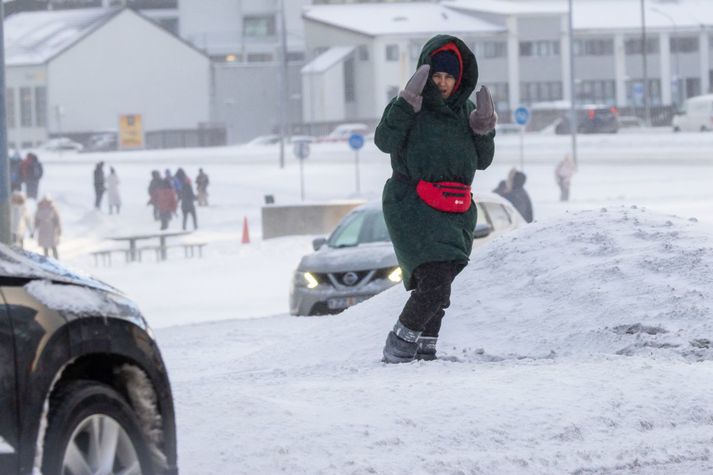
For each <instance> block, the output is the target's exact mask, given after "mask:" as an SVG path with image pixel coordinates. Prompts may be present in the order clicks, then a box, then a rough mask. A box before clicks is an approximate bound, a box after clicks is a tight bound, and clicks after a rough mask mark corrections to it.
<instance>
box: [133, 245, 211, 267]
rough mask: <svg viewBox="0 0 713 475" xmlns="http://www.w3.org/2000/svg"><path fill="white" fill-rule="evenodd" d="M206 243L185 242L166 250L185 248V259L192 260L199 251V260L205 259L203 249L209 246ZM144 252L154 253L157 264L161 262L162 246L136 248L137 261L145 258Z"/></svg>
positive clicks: (168, 247)
mask: <svg viewBox="0 0 713 475" xmlns="http://www.w3.org/2000/svg"><path fill="white" fill-rule="evenodd" d="M207 244H208V243H206V242H185V243H179V244H171V245H168V246H166V247H165V249H166V250H168V249H172V248H177V247H178V248H183V257H185V258H186V259H192V258H193V257H195V256H196V251H198V258H202V257H203V248H204V247H205V246H206V245H207ZM143 251H153V252H154V255H155V257H156V262H161V246H141V247H137V248H136V254H137V256H136V257H137V260H138V261H141V260H142V258H143Z"/></svg>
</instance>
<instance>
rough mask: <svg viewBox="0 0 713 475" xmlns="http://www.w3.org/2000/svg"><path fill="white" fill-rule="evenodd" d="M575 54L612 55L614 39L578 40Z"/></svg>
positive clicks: (575, 44)
mask: <svg viewBox="0 0 713 475" xmlns="http://www.w3.org/2000/svg"><path fill="white" fill-rule="evenodd" d="M574 54H575V55H577V56H612V55H613V54H614V40H594V39H590V40H576V41H575V42H574Z"/></svg>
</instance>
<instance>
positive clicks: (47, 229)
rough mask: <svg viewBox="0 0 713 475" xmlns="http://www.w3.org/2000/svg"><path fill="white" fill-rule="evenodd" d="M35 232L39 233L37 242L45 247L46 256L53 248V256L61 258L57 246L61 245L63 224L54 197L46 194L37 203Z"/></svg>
mask: <svg viewBox="0 0 713 475" xmlns="http://www.w3.org/2000/svg"><path fill="white" fill-rule="evenodd" d="M35 232H36V233H37V244H38V245H39V246H40V247H41V248H42V249H43V251H44V254H45V257H46V256H48V255H49V251H50V250H52V256H53V257H54V258H55V259H59V254H58V253H57V246H58V245H59V237H60V236H61V234H62V226H61V224H60V219H59V212H58V211H57V208H56V207H55V205H54V203H53V202H52V199H51V198H50V197H49V196H47V195H45V196H44V197H43V198H42V199H41V200H40V202H39V203H37V211H35Z"/></svg>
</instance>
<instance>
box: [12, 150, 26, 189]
mask: <svg viewBox="0 0 713 475" xmlns="http://www.w3.org/2000/svg"><path fill="white" fill-rule="evenodd" d="M21 168H22V157H20V152H18V151H17V149H15V151H14V152H13V154H12V155H11V156H10V190H11V191H20V190H22V172H21ZM23 196H24V195H23Z"/></svg>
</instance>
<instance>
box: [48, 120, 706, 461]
mask: <svg viewBox="0 0 713 475" xmlns="http://www.w3.org/2000/svg"><path fill="white" fill-rule="evenodd" d="M568 144H569V140H568V138H567V137H554V136H541V135H534V134H528V135H527V136H526V138H525V150H526V155H525V162H524V163H525V171H526V173H527V175H528V183H527V185H526V188H527V189H528V191H529V192H530V194H531V196H532V198H533V202H534V207H535V216H536V219H537V220H538V223H536V224H535V225H532V226H528V227H527V228H525V229H522V230H520V231H518V232H517V233H515V234H512V235H509V236H505V237H503V239H501V240H499V241H495V242H493V243H492V244H490V245H488V246H486V247H484V248H482V249H479V250H478V251H476V253H475V254H474V255H473V256H472V258H473V260H472V264H471V265H470V266H469V267H468V268H467V269H466V271H464V273H463V274H462V276H460V277H459V279H458V280H457V281H456V285H455V289H454V296H453V305H452V308H451V309H450V310H449V312H448V316H447V320H446V321H445V322H444V329H443V335H442V341H441V344H440V346H439V350H440V352H441V354H442V355H443V356H444V358H443V359H442V360H441V361H437V362H432V363H414V364H409V365H403V366H396V367H392V366H385V365H383V364H381V363H380V362H379V356H380V350H381V346H382V344H383V340H384V339H385V336H386V332H387V331H388V329H389V327H390V326H391V325H392V324H393V322H394V320H395V318H396V315H397V314H398V312H399V310H400V307H401V306H402V304H403V302H404V301H405V299H406V298H407V294H406V292H405V291H404V290H403V288H402V287H396V288H394V289H391V290H390V291H388V292H386V293H384V294H382V295H380V296H378V297H376V298H374V299H372V300H370V301H368V302H365V303H364V304H362V305H359V306H357V307H354V308H352V309H350V310H349V311H347V312H345V313H344V314H342V315H341V316H338V317H329V318H314V319H304V318H300V319H297V318H292V317H289V316H287V315H285V313H286V312H287V291H288V285H289V280H290V278H291V274H292V271H293V269H294V267H295V266H296V264H297V262H298V260H299V258H300V256H301V255H302V254H303V253H305V252H308V251H309V249H310V241H311V236H301V237H294V238H281V239H275V240H268V241H262V240H261V239H260V222H259V216H260V206H261V204H262V201H263V195H265V194H273V195H275V198H276V200H277V202H278V203H293V202H297V201H299V195H300V191H299V167H298V166H297V164H296V162H295V160H294V159H293V158H292V157H291V156H289V157H288V160H287V166H286V167H285V168H284V169H280V168H278V166H277V164H278V160H277V155H276V148H273V147H266V148H265V147H263V148H253V149H248V148H245V147H227V148H224V149H211V150H179V151H158V152H133V153H113V154H101V155H99V154H97V155H74V154H64V155H62V156H53V157H48V156H46V155H45V156H41V157H40V158H42V159H44V160H45V174H46V178H45V180H44V182H43V183H42V185H41V188H42V189H44V190H45V191H49V192H50V193H52V195H53V196H54V197H55V199H56V201H57V202H58V205H59V207H60V211H61V212H62V215H63V221H64V231H65V232H64V237H63V243H62V245H61V246H60V254H61V256H62V257H63V258H64V259H65V260H66V261H67V262H69V263H70V264H71V265H73V266H75V267H81V268H85V269H87V270H89V271H90V272H92V273H94V274H95V275H97V276H98V277H100V278H102V279H104V280H106V281H107V282H109V283H111V284H113V285H115V286H117V287H118V288H120V289H122V290H124V291H126V292H127V293H128V294H129V295H130V296H131V297H132V298H134V299H135V300H136V301H137V302H138V304H139V306H140V307H141V308H142V310H143V311H144V313H145V314H146V316H147V318H148V320H149V322H150V323H151V324H152V325H153V326H154V327H155V328H157V329H159V330H158V331H157V334H158V338H159V343H160V344H161V347H162V350H163V353H164V358H165V359H166V361H167V364H168V366H169V369H170V371H171V379H172V383H173V387H174V396H175V399H176V405H177V414H178V427H179V460H180V466H181V469H182V472H183V473H186V474H218V473H254V472H257V471H262V472H265V473H275V472H282V473H389V474H391V473H429V474H430V473H433V474H436V473H437V474H440V473H568V472H575V473H613V472H621V473H686V474H696V473H710V472H711V471H713V454H711V447H713V409H711V408H713V378H711V376H713V363H711V360H713V355H712V354H711V352H712V351H713V350H711V343H710V342H711V340H713V320H712V319H711V316H713V313H712V312H711V308H710V307H709V305H710V304H709V302H710V298H711V290H710V282H712V281H713V257H712V255H713V254H712V253H713V221H712V220H711V218H710V216H711V207H712V205H711V203H712V202H713V188H712V187H711V186H710V184H711V179H713V155H711V153H710V151H711V150H712V147H713V135H709V134H676V135H673V134H670V133H667V132H665V131H661V133H657V134H626V135H625V134H621V135H613V136H587V137H583V138H582V140H581V141H580V144H579V145H580V152H581V165H580V170H579V173H578V174H577V175H576V176H575V180H574V184H573V192H572V201H571V202H570V203H568V204H562V203H560V202H558V201H557V197H558V191H557V189H556V186H555V184H554V180H553V169H554V166H555V164H556V162H557V161H558V160H559V159H561V157H562V155H563V154H564V152H565V150H566V149H567V147H568ZM497 149H498V152H497V155H496V159H495V162H494V165H493V166H492V167H491V168H490V169H489V170H487V171H486V172H479V174H478V175H476V184H475V188H476V190H477V189H483V190H490V189H492V188H494V187H495V185H496V184H497V182H498V181H499V180H500V179H502V178H504V176H505V175H506V174H507V172H508V170H509V168H510V167H512V166H515V165H519V164H520V157H519V138H518V137H517V136H515V137H512V136H503V137H498V139H497ZM288 152H289V151H288ZM99 159H102V160H105V161H106V162H107V164H108V165H112V166H115V167H116V169H117V172H118V174H119V176H120V178H121V180H122V193H123V197H124V202H125V206H124V209H123V210H122V215H121V216H120V217H116V216H107V215H106V214H104V213H97V212H96V211H94V210H92V207H91V203H92V185H91V175H92V170H93V164H94V162H95V161H97V160H99ZM360 164H361V167H360V169H361V184H362V191H363V192H362V193H361V194H359V195H357V194H355V193H354V192H350V191H349V190H354V182H355V179H354V159H353V154H352V153H351V152H350V151H349V150H347V149H346V146H345V145H343V144H329V145H314V146H313V147H312V156H311V157H310V159H309V160H308V161H307V163H306V164H305V174H306V175H305V181H306V194H307V198H308V199H309V200H328V199H343V198H354V197H362V198H377V197H378V196H379V195H380V192H381V187H382V186H383V182H384V181H385V179H386V178H387V177H388V176H389V174H390V169H389V165H388V158H387V157H385V156H383V155H382V154H381V153H379V152H378V151H377V150H376V149H375V148H374V147H373V144H367V146H366V147H365V149H364V150H363V152H362V153H361V157H360ZM177 166H183V167H184V168H185V169H186V170H187V172H188V173H189V175H191V176H195V174H196V172H197V169H198V167H199V166H202V167H203V168H204V169H205V170H206V171H207V172H208V173H209V174H210V176H211V181H212V183H213V184H212V186H211V202H212V205H211V207H210V208H208V209H201V208H199V221H200V223H199V224H200V225H201V230H200V231H199V232H198V233H196V234H195V235H193V236H191V237H190V239H195V240H200V241H206V242H209V245H208V247H207V248H206V257H205V259H203V260H186V259H183V258H182V257H177V256H172V257H171V258H170V259H169V260H168V261H167V262H165V263H161V264H156V263H153V262H151V261H150V260H149V261H147V262H143V263H138V264H130V265H126V264H123V263H120V264H119V265H115V266H114V267H111V268H93V267H92V264H91V258H90V257H89V256H88V255H87V252H88V251H90V250H92V249H96V248H99V247H101V246H103V245H106V242H105V241H104V240H103V238H104V237H106V236H109V235H112V234H126V233H130V232H138V231H145V230H154V229H156V228H157V227H158V226H157V225H156V223H154V222H153V220H152V219H151V217H150V211H149V209H148V207H146V206H145V202H146V198H147V197H146V187H147V185H148V178H149V175H150V171H151V169H153V168H157V169H160V170H162V169H164V168H166V167H170V168H171V169H173V170H175V168H176V167H177ZM345 190H346V191H345ZM633 206H635V207H633ZM672 215H676V216H677V217H674V216H672ZM244 216H247V217H248V219H249V222H250V225H251V228H250V231H251V237H252V241H253V242H252V243H251V244H249V245H240V244H239V242H240V235H241V225H242V220H243V217H244ZM692 217H696V218H697V220H690V219H689V218H692ZM177 224H178V223H176V222H174V223H173V228H174V229H177V228H178V226H177ZM174 257H175V258H174ZM175 325H180V326H175Z"/></svg>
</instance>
